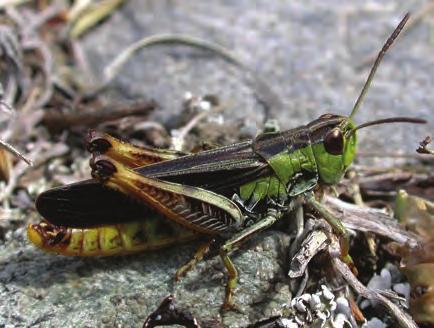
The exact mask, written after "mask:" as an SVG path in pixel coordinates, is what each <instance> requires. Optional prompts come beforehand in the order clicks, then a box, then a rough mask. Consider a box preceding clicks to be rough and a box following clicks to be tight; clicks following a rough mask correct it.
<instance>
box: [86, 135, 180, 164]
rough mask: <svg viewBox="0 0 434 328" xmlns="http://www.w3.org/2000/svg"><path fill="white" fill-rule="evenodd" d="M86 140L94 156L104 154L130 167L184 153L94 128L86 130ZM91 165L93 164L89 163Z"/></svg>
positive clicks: (177, 156) (152, 162)
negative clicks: (138, 143) (147, 144)
mask: <svg viewBox="0 0 434 328" xmlns="http://www.w3.org/2000/svg"><path fill="white" fill-rule="evenodd" d="M86 141H87V150H88V151H89V152H90V153H92V155H94V157H96V156H98V155H101V154H104V155H106V156H108V157H110V158H113V159H115V160H117V161H119V162H120V163H122V164H124V165H126V166H128V167H131V168H135V167H139V166H145V165H150V164H154V163H158V162H162V161H167V160H172V159H176V158H179V157H182V156H184V155H186V154H185V153H183V152H179V151H175V150H168V149H159V148H152V147H145V146H136V145H133V144H131V143H128V142H125V141H122V140H119V139H117V138H115V137H112V136H111V135H109V134H106V133H102V132H98V131H94V130H90V131H89V132H88V134H87V140H86ZM93 161H94V159H93ZM91 165H93V164H92V163H91Z"/></svg>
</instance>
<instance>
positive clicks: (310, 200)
mask: <svg viewBox="0 0 434 328" xmlns="http://www.w3.org/2000/svg"><path fill="white" fill-rule="evenodd" d="M306 202H307V204H308V205H310V206H311V207H312V208H313V209H315V210H316V211H317V212H318V213H319V214H320V215H321V216H322V217H323V218H324V219H325V220H326V221H327V223H328V224H330V225H331V227H332V229H333V231H334V232H335V233H336V234H337V235H338V237H339V243H340V246H341V256H342V259H343V261H344V262H345V263H347V264H348V266H349V267H350V268H351V270H352V271H353V272H354V273H355V274H357V269H356V267H355V265H354V262H353V259H352V258H351V256H350V254H349V250H350V239H349V236H348V231H347V229H345V227H344V225H343V224H342V222H341V221H340V220H339V218H337V217H336V216H335V215H334V214H333V213H331V212H330V211H329V210H328V209H327V208H326V207H325V206H324V205H322V204H321V203H320V202H319V201H317V200H316V199H315V196H314V194H313V193H309V194H308V195H307V197H306Z"/></svg>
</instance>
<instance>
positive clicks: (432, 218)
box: [395, 190, 434, 240]
mask: <svg viewBox="0 0 434 328" xmlns="http://www.w3.org/2000/svg"><path fill="white" fill-rule="evenodd" d="M395 216H396V217H397V219H398V220H399V222H401V223H403V224H405V225H406V226H409V227H410V228H412V230H414V231H416V232H417V233H418V234H419V235H421V236H422V237H424V239H426V240H432V239H434V235H433V232H434V202H431V201H429V200H426V199H424V198H422V197H417V196H413V195H409V194H408V193H407V192H406V191H404V190H400V191H399V192H398V194H397V196H396V200H395Z"/></svg>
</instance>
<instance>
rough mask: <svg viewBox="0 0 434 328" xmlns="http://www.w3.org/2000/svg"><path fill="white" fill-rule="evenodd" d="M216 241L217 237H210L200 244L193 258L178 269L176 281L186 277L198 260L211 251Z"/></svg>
mask: <svg viewBox="0 0 434 328" xmlns="http://www.w3.org/2000/svg"><path fill="white" fill-rule="evenodd" d="M214 243H215V239H210V240H207V241H206V242H204V243H202V244H201V245H200V246H199V248H198V249H197V250H196V253H195V254H194V256H193V258H192V259H191V260H190V261H188V262H187V263H186V264H184V265H183V266H182V267H180V268H179V269H178V270H177V271H176V274H175V281H180V280H181V278H183V277H185V275H186V274H187V273H188V272H189V271H191V270H192V269H193V268H194V267H195V266H196V264H197V263H198V262H200V261H202V260H203V258H204V257H205V255H207V254H208V253H209V252H210V250H211V247H212V246H213V245H214Z"/></svg>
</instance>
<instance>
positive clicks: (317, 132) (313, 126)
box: [307, 114, 426, 184]
mask: <svg viewBox="0 0 434 328" xmlns="http://www.w3.org/2000/svg"><path fill="white" fill-rule="evenodd" d="M386 123H413V124H424V123H426V121H425V120H423V119H419V118H413V117H390V118H385V119H380V120H375V121H370V122H366V123H363V124H360V125H357V126H356V125H355V124H354V122H353V121H352V119H351V117H347V116H340V115H333V114H324V115H322V116H320V117H319V118H318V119H316V120H315V121H312V122H311V123H309V124H308V125H307V128H308V129H309V132H310V137H311V142H312V151H313V154H314V156H315V161H316V165H317V169H318V174H319V178H320V180H321V182H323V183H325V184H335V183H338V182H339V181H340V180H341V178H342V176H343V175H344V173H345V171H346V170H347V169H348V167H349V166H350V164H351V163H352V162H353V159H354V156H355V155H356V150H357V135H356V133H357V130H359V129H362V128H365V127H368V126H373V125H379V124H386Z"/></svg>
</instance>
